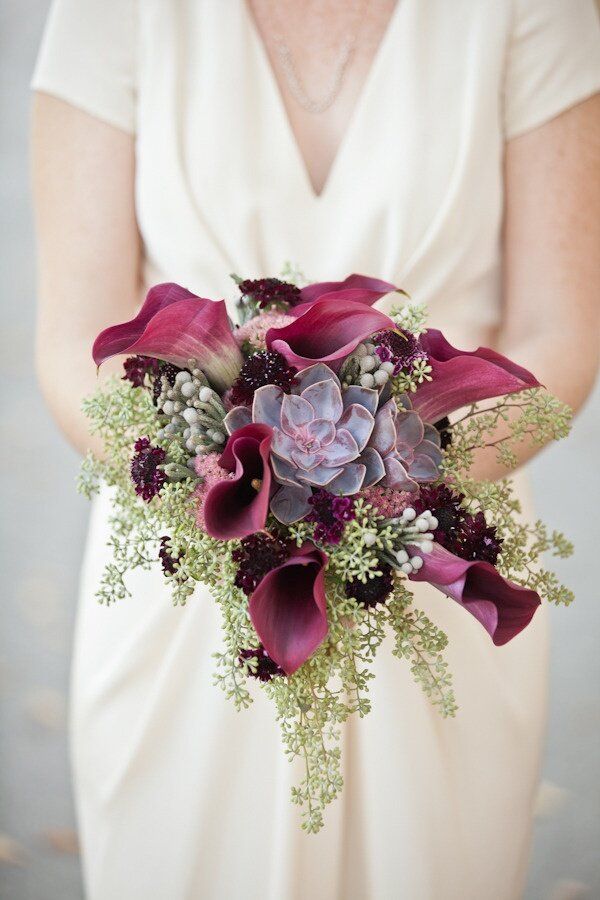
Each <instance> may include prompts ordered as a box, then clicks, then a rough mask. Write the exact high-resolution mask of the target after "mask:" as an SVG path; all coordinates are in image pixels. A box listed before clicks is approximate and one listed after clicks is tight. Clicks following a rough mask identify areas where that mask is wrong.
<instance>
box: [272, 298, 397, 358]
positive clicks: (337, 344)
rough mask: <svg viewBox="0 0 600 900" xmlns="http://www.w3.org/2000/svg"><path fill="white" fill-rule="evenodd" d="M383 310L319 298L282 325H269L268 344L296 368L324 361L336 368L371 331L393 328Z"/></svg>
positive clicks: (347, 301) (344, 301)
mask: <svg viewBox="0 0 600 900" xmlns="http://www.w3.org/2000/svg"><path fill="white" fill-rule="evenodd" d="M395 327H396V326H395V325H394V323H393V322H392V320H391V319H390V318H389V317H388V316H386V315H385V314H384V313H382V312H379V311H378V310H376V309H372V308H371V307H370V306H365V305H364V304H363V303H356V302H353V301H350V300H342V301H337V300H336V301H334V302H331V301H329V300H326V299H325V300H319V301H318V302H317V303H315V304H313V305H312V306H311V307H310V308H309V309H308V310H307V311H306V312H305V313H304V315H302V316H300V317H299V318H298V319H295V320H294V321H293V322H291V323H290V324H289V325H285V326H284V327H283V328H270V329H269V331H268V332H267V347H268V348H269V350H277V351H278V352H279V353H281V355H282V356H283V357H285V359H286V360H287V362H288V365H290V366H294V367H295V368H296V369H304V368H305V367H307V366H312V365H313V364H314V363H318V362H324V363H327V365H328V366H329V367H330V368H331V369H333V370H337V369H339V367H340V366H341V364H342V362H343V361H344V360H345V359H346V357H347V356H349V355H350V353H352V351H353V350H355V349H356V347H357V346H358V345H359V344H360V342H361V341H364V340H365V339H366V338H368V337H369V336H370V335H372V334H374V333H375V332H376V331H382V330H384V329H386V328H395Z"/></svg>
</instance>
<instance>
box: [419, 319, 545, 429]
mask: <svg viewBox="0 0 600 900" xmlns="http://www.w3.org/2000/svg"><path fill="white" fill-rule="evenodd" d="M420 342H421V346H422V347H423V350H424V351H425V352H426V353H427V358H428V363H429V365H430V366H431V369H432V371H431V381H426V382H424V383H423V384H421V385H419V387H418V388H417V391H416V393H415V394H414V395H413V396H412V398H411V399H412V405H413V407H414V409H416V410H417V412H418V413H419V415H420V416H421V418H422V419H424V420H425V421H427V422H437V421H438V420H439V419H442V418H444V416H447V415H449V414H450V413H452V412H454V411H455V410H457V409H460V408H461V407H463V406H469V405H470V404H471V403H477V402H478V401H480V400H487V399H489V398H491V397H500V396H503V395H504V394H512V393H514V392H516V391H522V390H524V389H525V388H532V387H540V382H539V381H538V380H537V378H535V376H534V375H532V374H531V372H528V371H527V369H523V368H522V367H521V366H518V365H517V364H516V363H514V362H511V360H510V359H507V358H506V357H505V356H502V355H501V354H500V353H496V352H495V351H494V350H489V349H488V348H487V347H479V348H478V349H477V350H474V351H472V352H470V351H467V350H457V349H456V347H453V346H452V344H449V343H448V341H447V340H446V338H445V337H444V335H443V334H442V333H441V331H437V330H436V329H435V328H430V329H429V330H428V331H427V332H426V333H425V334H424V335H422V336H421V338H420Z"/></svg>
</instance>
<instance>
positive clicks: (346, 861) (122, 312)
mask: <svg viewBox="0 0 600 900" xmlns="http://www.w3.org/2000/svg"><path fill="white" fill-rule="evenodd" d="M599 50H600V37H599V29H598V23H597V18H596V13H595V10H594V7H593V3H592V2H591V0H513V2H509V0H457V2H453V3H448V2H447V0H398V2H397V3H395V2H394V0H373V2H371V3H369V2H367V0H364V2H362V3H358V4H351V3H342V2H341V0H325V2H319V3H317V2H314V0H313V2H300V0H252V2H248V3H247V4H245V3H244V2H243V0H179V2H175V0H170V2H169V0H144V2H143V3H135V2H134V0H121V2H118V0H57V2H55V4H54V6H53V9H52V13H51V16H50V19H49V23H48V27H47V31H46V35H45V38H44V43H43V45H42V49H41V53H40V58H39V61H38V65H37V69H36V73H35V76H34V81H33V86H34V88H35V90H36V92H37V93H36V97H35V103H34V179H35V195H36V206H37V218H38V230H39V238H40V241H39V245H40V316H39V341H38V366H39V372H40V378H41V382H42V386H43V388H44V391H45V393H46V396H47V399H48V403H49V404H50V406H51V408H52V410H53V412H54V414H55V416H56V418H57V421H58V422H59V424H60V425H61V427H62V429H63V430H64V432H65V434H66V435H67V436H68V438H69V439H70V440H71V441H72V442H73V443H74V444H75V446H77V447H78V448H79V449H80V450H82V451H84V450H85V449H87V448H88V447H89V446H90V445H91V443H92V441H91V439H90V436H89V435H88V433H87V431H86V423H85V420H84V418H83V416H82V414H81V412H80V401H81V398H82V397H83V396H84V395H86V394H88V393H90V392H91V391H92V390H93V388H94V386H95V383H96V374H95V371H94V367H93V364H92V361H91V356H90V347H91V342H92V339H93V337H94V336H95V335H96V333H97V332H99V331H100V330H101V329H102V328H103V327H105V326H106V325H108V324H109V323H113V322H118V321H124V320H126V319H129V318H130V317H132V315H134V313H135V310H136V308H137V306H138V304H139V303H140V300H141V298H142V297H143V295H144V293H145V291H146V289H147V288H148V286H149V285H151V284H152V283H154V282H157V281H164V280H174V281H178V282H180V283H182V284H185V285H186V286H187V287H189V288H190V289H191V290H193V291H196V292H198V293H201V294H202V295H204V296H213V297H219V296H226V297H227V298H228V300H229V301H230V302H233V299H234V291H233V287H232V285H231V284H230V282H229V280H228V273H229V272H232V271H235V272H238V273H240V274H241V275H243V276H247V277H255V276H258V275H265V274H276V273H277V272H278V271H279V270H280V269H281V266H282V264H283V263H284V261H285V260H290V259H292V260H294V261H297V262H298V264H299V265H300V267H301V269H302V270H303V271H304V272H305V274H306V275H307V276H309V277H310V278H311V280H312V279H314V280H320V279H332V278H341V277H344V276H345V275H346V274H348V273H349V272H351V271H362V272H365V273H369V274H372V275H375V276H377V277H380V278H385V279H388V280H390V281H393V282H395V283H396V284H399V285H402V286H403V287H404V288H405V289H406V290H408V291H409V292H410V293H411V294H412V295H413V297H414V298H415V299H417V300H419V301H422V302H424V303H426V304H427V305H428V307H429V311H430V321H431V322H432V323H433V324H435V325H436V326H437V327H440V328H442V329H443V330H444V331H445V332H446V333H447V334H448V337H449V339H450V340H453V341H454V342H455V343H457V344H458V345H459V346H460V345H461V344H462V345H463V346H468V347H474V346H476V345H478V344H488V345H489V344H492V345H494V346H496V347H498V348H500V349H501V350H502V351H503V352H504V353H506V354H507V355H508V356H510V357H512V358H514V359H515V360H517V361H518V362H519V363H521V364H522V365H525V366H527V367H528V368H530V369H532V370H533V371H535V373H536V374H537V376H538V377H539V378H540V380H541V381H542V382H544V383H545V384H546V385H547V386H548V388H549V389H550V390H551V391H553V392H554V393H556V394H557V395H558V396H559V397H561V399H562V400H564V401H566V402H568V403H570V404H571V406H573V407H575V408H578V407H579V406H580V405H581V404H582V402H583V401H584V399H585V397H586V395H587V394H588V392H589V390H590V386H591V384H592V381H593V377H594V373H595V368H596V361H597V328H596V325H597V317H598V311H597V303H596V299H597V284H598V283H599V281H600V269H599V266H600V262H599V259H598V252H597V249H598V246H600V216H599V215H598V212H599V209H600V171H599V170H600V121H599V118H600V101H599V98H598V96H595V95H596V94H597V91H598V90H599V89H600V54H599V52H598V51H599ZM531 452H532V450H531V448H529V447H524V448H523V450H522V459H521V461H525V459H526V457H527V456H528V455H530V454H531ZM477 465H478V470H479V471H478V474H479V475H482V476H487V477H497V476H498V475H499V474H501V472H500V470H499V469H498V467H497V466H496V464H495V463H494V461H493V460H492V459H490V458H488V457H487V456H485V455H483V456H482V457H481V458H480V459H479V461H478V464H477ZM521 489H522V490H523V489H524V488H523V487H522V488H521ZM107 516H108V501H107V498H106V497H104V496H103V497H101V498H100V500H99V501H98V503H97V504H96V506H95V509H94V514H93V519H92V524H91V531H90V537H89V544H88V552H87V558H86V564H85V569H84V578H83V589H82V603H81V609H80V615H79V623H78V628H77V636H76V648H75V666H74V675H73V707H72V735H73V760H74V767H75V784H76V796H77V806H78V814H79V821H80V829H81V839H82V847H83V863H84V874H85V880H86V885H87V891H88V895H89V897H90V898H92V900H122V898H125V897H126V898H127V900H138V898H144V900H145V898H153V900H183V898H191V897H194V898H195V897H198V898H207V900H217V898H218V900H223V898H236V900H237V898H242V897H243V898H248V900H254V898H259V897H260V898H268V900H294V898H300V900H302V898H308V897H318V898H320V900H321V898H323V900H328V898H334V897H335V898H338V897H339V898H344V900H357V898H360V900H363V898H376V900H388V898H389V900H391V898H398V897H402V898H408V900H440V898H444V900H453V898H461V900H481V898H490V900H509V898H515V897H518V896H519V895H520V893H521V891H522V888H523V882H524V877H525V871H526V864H527V855H528V845H529V837H530V826H531V809H532V803H533V798H534V794H535V790H536V782H537V776H538V764H539V756H540V745H541V736H542V733H543V727H544V716H545V687H546V662H547V660H546V656H547V638H546V619H545V614H544V612H543V611H541V612H540V613H538V615H537V616H536V618H535V620H534V622H533V624H532V626H531V627H530V628H529V629H528V630H527V631H526V632H525V633H523V634H522V635H520V636H519V637H518V638H517V639H515V640H514V641H513V642H512V643H511V644H509V645H507V646H506V647H503V648H494V647H493V646H492V645H491V643H490V642H489V641H488V638H487V636H486V635H485V633H484V632H483V630H480V629H478V627H477V623H476V622H475V621H474V620H472V619H471V617H469V616H465V615H464V614H463V612H462V611H461V610H460V609H459V607H458V606H456V605H450V604H445V603H444V602H443V598H442V599H441V595H439V594H437V593H435V592H433V591H431V592H430V591H429V589H428V588H427V587H423V586H419V592H418V595H417V598H416V604H417V606H418V607H420V608H422V609H424V610H425V612H427V613H428V614H429V615H430V616H431V617H432V618H433V619H434V621H435V622H436V623H437V624H439V625H440V627H442V628H443V629H444V630H445V631H446V632H447V634H448V635H449V639H450V647H449V655H448V659H449V663H450V666H451V669H452V671H453V673H454V679H455V688H456V694H457V697H458V701H459V705H460V711H459V714H458V716H457V718H456V719H455V720H453V721H444V720H442V719H441V718H440V717H439V715H438V713H437V712H436V711H435V710H434V709H433V708H432V707H431V705H430V704H429V702H428V701H427V699H426V698H425V697H423V696H422V695H421V693H420V692H419V688H418V687H416V686H415V685H414V683H413V681H412V678H411V676H410V673H409V672H408V671H407V669H406V668H403V667H402V665H400V664H399V663H398V661H397V660H395V659H393V658H392V657H391V654H390V653H389V648H387V647H384V648H383V650H382V652H381V653H380V656H379V659H378V661H377V665H376V667H375V670H376V676H377V677H376V681H375V682H374V685H373V688H372V699H373V707H374V708H373V712H372V714H371V715H370V716H368V717H367V719H365V720H364V721H352V722H350V723H349V725H348V727H347V728H346V729H345V731H344V735H343V754H344V767H345V769H344V772H345V781H346V784H345V788H344V792H343V795H342V798H341V799H340V800H338V801H337V802H336V803H335V804H333V805H332V807H331V808H330V810H329V812H328V817H327V821H326V826H325V828H324V829H323V831H322V832H321V833H320V834H319V835H318V836H316V837H314V836H307V835H305V834H304V833H302V832H301V830H300V828H299V816H298V813H297V810H296V809H295V808H294V807H292V806H291V805H290V803H289V786H290V784H291V783H292V781H293V778H294V773H293V772H292V771H291V767H290V766H289V764H288V763H287V762H286V761H285V759H284V757H283V754H282V751H281V746H280V743H279V737H278V734H277V726H276V723H275V722H274V721H273V718H272V712H271V709H270V706H269V705H268V704H267V703H266V702H264V700H263V699H262V698H261V697H260V696H259V697H258V698H257V702H256V703H255V704H254V706H253V708H252V710H251V711H250V712H247V713H239V714H238V713H236V712H235V711H234V710H233V708H232V707H231V706H230V705H229V704H228V701H227V700H226V699H225V698H224V697H223V696H221V694H220V692H219V690H218V689H217V688H216V687H214V686H213V685H212V683H211V672H212V660H211V653H212V651H213V650H215V649H216V648H218V645H219V622H218V616H217V613H216V611H215V609H214V605H213V604H211V601H210V597H209V596H208V595H207V594H206V592H202V591H201V592H199V593H198V595H197V596H195V597H194V599H193V601H192V602H190V603H189V604H188V606H187V607H186V608H185V609H173V608H172V607H171V605H170V603H169V599H168V597H167V594H166V592H165V591H164V589H163V587H162V583H161V577H160V575H159V574H158V573H150V574H149V573H142V574H140V575H139V576H138V577H137V578H136V579H133V580H132V583H131V585H130V586H131V589H132V594H133V596H132V597H131V598H129V599H127V600H124V601H123V602H122V603H121V604H120V605H118V606H117V607H116V608H111V609H106V608H104V607H100V606H99V605H98V604H96V603H95V602H94V600H93V593H94V590H95V588H96V586H97V583H98V579H99V577H100V574H101V571H102V567H103V565H104V563H105V562H106V560H107V553H108V551H107V550H105V546H104V545H105V541H106V535H107V525H106V522H107ZM452 607H454V608H452Z"/></svg>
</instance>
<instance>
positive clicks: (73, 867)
mask: <svg viewBox="0 0 600 900" xmlns="http://www.w3.org/2000/svg"><path fill="white" fill-rule="evenodd" d="M47 6H48V3H47V0H2V3H1V4H0V129H1V160H2V162H1V171H0V254H1V260H2V264H1V266H0V303H1V304H2V310H1V316H2V319H1V322H2V328H1V330H0V379H1V381H2V387H1V389H0V406H1V414H0V428H1V430H2V436H1V439H0V455H1V463H0V498H1V501H0V503H1V506H2V510H3V515H2V522H1V526H0V527H1V532H0V555H1V561H0V571H1V573H2V577H1V579H0V591H1V593H2V602H1V605H0V617H1V624H0V897H2V898H7V900H8V898H10V900H77V898H80V897H81V896H82V888H81V879H80V873H79V860H78V857H77V846H76V837H75V825H74V816H73V808H72V801H71V796H70V788H69V773H68V762H67V737H66V728H65V720H66V706H67V684H68V669H69V655H70V643H71V636H72V628H73V620H74V614H75V603H76V590H77V578H78V565H79V560H80V555H81V551H82V545H83V538H84V532H85V523H86V515H87V509H86V504H85V502H84V501H83V500H82V499H81V498H80V497H78V496H77V494H76V492H75V488H74V479H75V475H76V471H77V465H78V461H77V459H76V457H75V454H74V453H72V452H71V451H70V450H69V449H68V448H67V447H66V445H65V443H64V442H63V441H62V439H61V437H60V436H59V434H58V432H57V430H56V428H55V426H54V425H53V423H52V422H51V420H50V418H49V416H48V413H47V412H46V410H45V409H44V406H43V404H42V401H41V399H40V396H39V394H38V392H37V389H36V385H35V381H34V375H33V364H32V343H31V342H32V329H33V321H34V306H35V292H34V248H33V238H32V227H31V212H30V209H29V196H28V171H27V170H28V162H27V129H28V79H29V75H30V72H31V69H32V66H33V61H34V58H35V52H36V48H37V44H38V41H39V36H40V33H41V29H42V25H43V21H44V17H45V13H46V10H47ZM599 411H600V391H596V393H595V395H594V397H593V398H592V399H591V401H590V402H589V404H588V406H587V408H586V410H585V411H584V413H583V414H582V415H581V416H580V418H579V419H578V422H577V425H576V428H575V432H574V434H573V436H572V437H571V439H570V440H569V441H568V442H567V443H563V444H562V445H558V446H555V447H554V448H552V449H551V450H550V451H546V452H545V453H544V454H542V456H541V457H540V458H539V460H538V461H537V462H536V464H535V466H534V468H533V473H534V481H535V489H536V498H537V504H538V508H539V511H540V514H541V515H542V516H543V517H544V518H545V519H546V520H547V521H548V522H549V523H550V524H552V525H554V526H556V527H559V526H560V527H561V528H563V529H564V530H566V531H567V532H568V533H569V534H570V535H571V536H572V537H573V538H574V539H575V541H576V543H577V554H576V556H575V557H574V558H573V559H572V560H570V561H566V562H558V563H557V564H556V569H557V571H558V572H559V575H560V576H561V577H562V578H563V579H564V580H566V581H567V582H569V583H570V584H571V586H572V587H573V588H574V589H575V590H576V593H577V596H578V600H577V603H576V604H575V606H573V607H571V609H569V610H553V611H552V612H553V615H552V619H553V626H554V646H553V653H552V702H551V716H550V728H549V740H548V749H547V753H546V759H545V765H544V777H545V779H546V786H545V789H544V790H543V792H542V797H541V800H540V810H539V816H538V820H537V825H536V834H535V844H534V850H533V858H532V864H531V872H530V878H529V885H528V889H527V894H526V896H527V898H529V900H574V898H580V897H581V898H583V897H600V862H599V860H598V853H597V851H598V847H599V846H600V824H599V815H598V814H599V812H600V758H599V752H598V751H599V734H600V727H599V725H600V722H599V719H600V706H599V702H598V686H599V684H600V679H599V677H598V675H599V659H600V654H599V652H598V639H599V621H600V605H599V589H598V585H597V578H595V577H594V576H595V566H596V565H597V561H598V548H597V540H598V530H597V528H596V521H597V516H598V499H599V497H598V475H597V468H598V462H597V460H598V455H597V446H598V444H599V443H600V429H599V426H598V421H599V416H598V413H599ZM124 900H125V898H124ZM149 900H150V898H149ZM440 900H443V898H440ZM482 900H485V898H482Z"/></svg>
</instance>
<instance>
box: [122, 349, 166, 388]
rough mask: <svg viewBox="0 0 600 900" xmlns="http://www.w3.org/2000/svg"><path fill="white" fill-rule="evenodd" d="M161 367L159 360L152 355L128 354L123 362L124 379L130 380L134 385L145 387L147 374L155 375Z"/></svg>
mask: <svg viewBox="0 0 600 900" xmlns="http://www.w3.org/2000/svg"><path fill="white" fill-rule="evenodd" d="M159 367H160V363H159V361H158V360H157V359H153V358H152V357H151V356H128V357H127V359H126V360H125V362H124V363H123V368H124V370H125V374H124V375H123V381H130V382H131V384H132V385H133V386H134V387H144V385H145V383H146V375H148V376H150V377H151V378H152V377H155V376H156V375H158V370H159Z"/></svg>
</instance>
